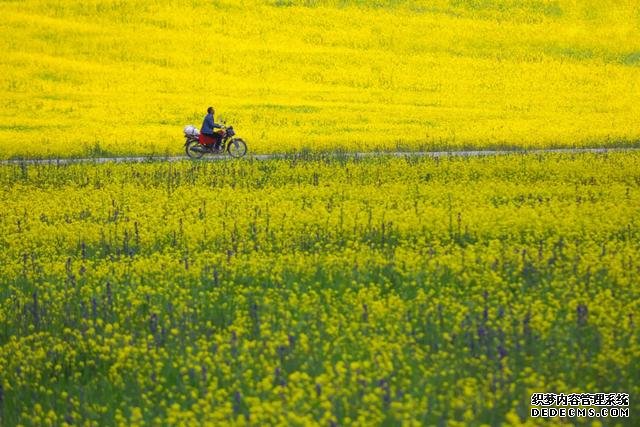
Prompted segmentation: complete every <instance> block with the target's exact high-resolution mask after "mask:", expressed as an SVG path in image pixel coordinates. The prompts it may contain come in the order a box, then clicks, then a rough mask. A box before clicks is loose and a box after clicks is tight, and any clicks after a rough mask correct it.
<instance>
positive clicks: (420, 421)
mask: <svg viewBox="0 0 640 427" xmlns="http://www.w3.org/2000/svg"><path fill="white" fill-rule="evenodd" d="M639 163H640V154H638V153H618V154H609V155H591V154H583V155H558V154H554V155H544V156H539V155H524V156H523V155H510V156H502V157H488V158H468V159H465V158H442V159H428V158H406V159H403V158H390V157H379V158H367V159H353V158H347V157H340V156H338V157H336V156H321V155H309V156H307V158H301V157H289V158H287V159H281V160H271V161H265V162H257V161H240V162H237V161H229V162H187V161H185V162H177V163H162V162H156V163H143V164H97V165H96V164H76V165H59V166H57V165H28V164H25V163H22V164H15V165H5V166H2V167H0V184H1V185H0V192H1V196H2V200H3V204H2V205H1V207H0V424H2V425H16V424H21V425H25V426H28V425H62V424H65V423H66V424H73V425H96V426H98V425H113V424H118V425H196V424H205V425H228V424H233V425H255V426H259V425H275V424H280V425H354V426H355V425H358V426H369V425H378V424H386V425H398V424H406V425H438V424H441V423H444V422H446V423H447V425H452V426H455V425H460V426H462V425H482V424H484V425H500V424H503V423H504V424H507V425H517V424H520V423H526V424H528V425H538V421H539V420H534V419H532V418H530V417H529V411H530V407H529V403H530V396H531V394H532V393H534V392H556V393H560V392H562V393H585V392H591V393H595V392H625V393H629V395H630V396H631V398H630V401H631V406H630V410H631V418H620V419H611V418H603V419H601V420H598V419H586V420H585V419H565V420H562V423H566V424H569V423H571V424H573V423H578V424H582V425H585V424H586V425H589V424H591V422H592V421H593V422H598V421H602V422H603V423H604V424H606V425H614V424H617V423H619V424H624V425H627V424H628V425H632V424H633V423H632V421H633V419H634V418H633V417H634V415H637V414H638V411H639V410H640V406H639V405H638V402H639V401H638V399H637V396H638V395H640V384H639V383H638V378H639V372H638V367H639V366H640V344H639V339H640V335H639V333H638V327H637V324H638V321H639V318H640V306H639V304H638V301H639V299H638V297H639V295H638V293H639V290H638V286H637V285H638V278H639V277H640V274H639V273H640V263H639V259H640V223H639V218H640V174H639V170H638V168H637V165H638V164H639ZM557 421H560V420H557ZM559 424H560V422H559ZM593 425H597V424H593Z"/></svg>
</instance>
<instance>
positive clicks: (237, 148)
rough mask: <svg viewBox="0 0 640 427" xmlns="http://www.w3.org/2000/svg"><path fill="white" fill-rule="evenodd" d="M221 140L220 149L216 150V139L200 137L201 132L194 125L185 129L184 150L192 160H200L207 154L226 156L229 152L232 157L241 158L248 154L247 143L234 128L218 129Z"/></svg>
mask: <svg viewBox="0 0 640 427" xmlns="http://www.w3.org/2000/svg"><path fill="white" fill-rule="evenodd" d="M216 133H217V134H218V136H217V137H218V138H219V139H220V148H219V149H217V150H216V149H215V148H214V146H215V139H214V138H211V137H210V136H207V135H200V132H199V131H198V129H197V128H195V127H194V126H193V125H189V126H186V127H185V128H184V136H185V142H184V149H185V152H186V153H187V156H189V157H190V158H192V159H200V158H201V157H202V156H204V155H205V154H207V153H211V154H224V153H225V152H227V153H228V154H229V155H230V156H231V157H235V158H240V157H242V156H244V155H245V154H247V143H246V142H244V140H243V139H242V138H240V137H238V136H236V132H235V131H234V130H233V126H228V127H226V126H223V127H222V128H219V129H216Z"/></svg>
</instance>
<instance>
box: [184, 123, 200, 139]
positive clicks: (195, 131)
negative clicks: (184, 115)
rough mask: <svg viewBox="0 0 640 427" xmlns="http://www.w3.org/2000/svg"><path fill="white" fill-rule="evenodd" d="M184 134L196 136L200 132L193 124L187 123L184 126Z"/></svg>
mask: <svg viewBox="0 0 640 427" xmlns="http://www.w3.org/2000/svg"><path fill="white" fill-rule="evenodd" d="M184 134H185V135H187V136H193V137H196V136H198V135H200V132H199V131H198V129H197V128H196V127H195V126H193V125H188V126H185V127H184Z"/></svg>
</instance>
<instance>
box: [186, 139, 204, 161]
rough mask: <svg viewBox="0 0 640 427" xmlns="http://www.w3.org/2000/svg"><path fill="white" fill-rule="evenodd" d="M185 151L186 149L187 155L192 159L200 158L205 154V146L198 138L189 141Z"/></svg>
mask: <svg viewBox="0 0 640 427" xmlns="http://www.w3.org/2000/svg"><path fill="white" fill-rule="evenodd" d="M184 151H186V153H187V156H189V157H190V158H192V159H200V158H202V156H204V147H202V146H201V145H200V143H199V142H198V141H196V140H191V141H189V142H187V143H186V144H185V146H184Z"/></svg>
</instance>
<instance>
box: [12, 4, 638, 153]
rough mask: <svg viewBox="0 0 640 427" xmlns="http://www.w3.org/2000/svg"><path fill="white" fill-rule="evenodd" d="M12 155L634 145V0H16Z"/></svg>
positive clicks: (636, 63) (636, 139) (635, 119)
mask: <svg viewBox="0 0 640 427" xmlns="http://www.w3.org/2000/svg"><path fill="white" fill-rule="evenodd" d="M0 15H1V16H2V20H1V21H0V51H1V52H2V55H0V97H1V98H2V101H3V102H2V103H1V104H0V157H3V158H9V157H42V156H47V157H59V156H63V157H71V156H79V155H81V156H86V155H99V156H102V155H122V154H167V153H169V154H179V153H181V152H182V151H181V142H182V133H181V132H182V128H183V126H184V125H187V124H195V125H196V126H200V124H201V122H202V118H203V116H204V114H205V109H206V107H207V106H209V105H214V106H215V107H216V108H217V118H219V119H226V120H227V121H228V122H229V123H231V124H234V125H235V128H236V130H237V131H239V133H240V134H241V135H242V136H243V137H244V138H245V139H246V140H247V141H248V143H249V149H250V150H251V151H253V152H255V153H265V152H283V151H292V150H302V149H312V150H334V149H336V148H340V149H343V150H360V151H363V150H365V151H366V150H398V149H400V150H415V149H422V150H423V149H456V148H462V147H484V148H489V147H550V146H595V145H597V146H629V145H637V142H638V140H640V126H639V125H638V117H640V106H639V105H640V103H638V99H640V85H639V84H638V82H640V24H639V22H640V9H639V4H638V2H637V1H634V0H614V1H604V0H580V1H575V0H522V1H514V0H502V1H499V0H468V1H462V0H455V1H454V0H430V1H426V0H418V1H401V0H374V1H370V2H369V1H356V0H354V1H346V0H333V1H331V0H324V1H323V0H304V1H293V0H271V1H261V2H258V1H251V0H238V1H230V0H227V1H209V0H191V1H179V0H131V1H120V0H82V1H80V0H77V1H73V0H62V1H61V0H26V1H3V2H0Z"/></svg>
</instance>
